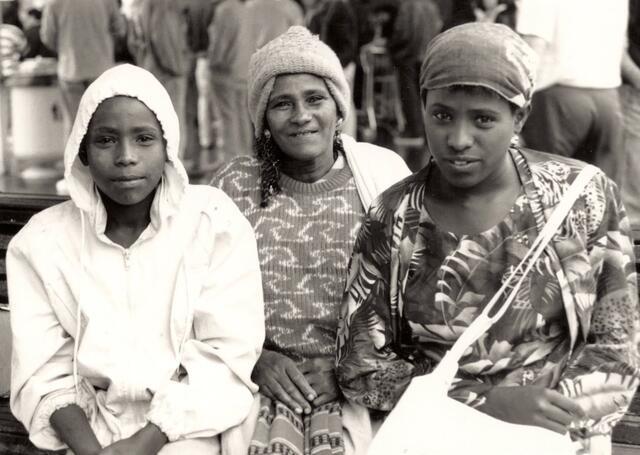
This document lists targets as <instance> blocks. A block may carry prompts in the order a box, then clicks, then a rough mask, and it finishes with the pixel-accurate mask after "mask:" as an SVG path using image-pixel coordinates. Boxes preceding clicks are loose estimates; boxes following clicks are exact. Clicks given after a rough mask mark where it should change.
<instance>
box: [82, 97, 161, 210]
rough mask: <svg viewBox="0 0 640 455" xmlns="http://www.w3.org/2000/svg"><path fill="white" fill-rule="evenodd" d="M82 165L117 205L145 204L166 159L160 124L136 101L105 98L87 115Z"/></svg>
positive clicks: (128, 98) (152, 192) (148, 110)
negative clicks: (87, 168)
mask: <svg viewBox="0 0 640 455" xmlns="http://www.w3.org/2000/svg"><path fill="white" fill-rule="evenodd" d="M84 144H85V152H86V154H85V155H84V157H83V156H82V155H81V159H82V162H83V164H85V165H87V166H89V171H90V172H91V176H92V177H93V180H94V182H95V184H96V186H97V187H98V189H99V190H100V192H101V193H102V195H103V197H107V198H109V199H110V200H112V201H113V202H116V203H117V204H120V205H126V206H133V205H137V204H145V203H149V199H152V198H153V195H154V190H155V188H156V187H157V186H158V184H159V182H160V179H161V178H162V173H163V171H164V164H165V161H166V160H167V155H166V151H165V141H164V138H163V134H162V128H161V127H160V123H159V122H158V119H157V118H156V116H155V114H154V113H153V112H152V111H151V110H150V109H149V108H148V107H147V106H146V105H145V104H144V103H142V102H141V101H139V100H137V99H135V98H130V97H127V96H116V97H114V98H109V99H107V100H105V101H103V102H102V103H100V105H99V106H98V109H96V111H95V112H94V114H93V117H91V122H90V123H89V128H88V129H87V134H86V136H85V140H84Z"/></svg>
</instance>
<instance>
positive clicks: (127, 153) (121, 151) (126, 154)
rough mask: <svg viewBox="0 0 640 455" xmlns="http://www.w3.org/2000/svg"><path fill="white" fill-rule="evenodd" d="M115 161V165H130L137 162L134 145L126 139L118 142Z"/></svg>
mask: <svg viewBox="0 0 640 455" xmlns="http://www.w3.org/2000/svg"><path fill="white" fill-rule="evenodd" d="M115 162H116V165H117V166H130V165H132V164H135V163H137V162H138V154H137V153H136V147H135V146H134V145H133V144H131V143H130V142H129V141H127V140H123V141H121V142H120V143H119V144H118V149H117V152H116V160H115Z"/></svg>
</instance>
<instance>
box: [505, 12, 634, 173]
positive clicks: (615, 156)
mask: <svg viewBox="0 0 640 455" xmlns="http://www.w3.org/2000/svg"><path fill="white" fill-rule="evenodd" d="M628 9H629V2H628V0H616V1H609V0H521V1H520V3H519V4H518V11H517V16H516V30H517V31H518V33H520V34H521V35H522V36H523V37H524V39H525V40H526V41H527V42H528V43H529V44H530V45H531V47H533V49H534V50H535V51H536V52H537V53H538V55H539V56H540V58H541V64H540V69H541V71H540V74H539V75H538V78H537V83H536V85H537V90H538V91H537V92H536V93H535V94H534V96H533V110H532V111H531V115H530V116H529V120H528V121H527V123H526V124H525V126H524V129H523V130H522V136H523V138H524V140H525V142H526V145H527V146H528V147H531V148H534V149H537V150H545V151H548V152H553V153H557V154H559V155H564V156H572V157H575V158H579V159H582V160H585V161H588V162H591V163H593V164H595V165H597V166H599V167H600V168H601V169H602V170H603V171H604V172H605V173H606V174H607V175H608V176H609V177H611V178H612V179H614V181H616V182H617V183H618V184H620V183H621V180H622V178H621V171H622V167H623V166H624V161H623V158H624V154H623V149H622V134H623V131H622V129H623V126H622V110H621V106H620V100H619V98H618V87H619V86H620V81H621V79H620V67H621V63H622V56H623V53H624V48H625V39H626V36H625V35H626V30H627V20H628V16H629V11H628Z"/></svg>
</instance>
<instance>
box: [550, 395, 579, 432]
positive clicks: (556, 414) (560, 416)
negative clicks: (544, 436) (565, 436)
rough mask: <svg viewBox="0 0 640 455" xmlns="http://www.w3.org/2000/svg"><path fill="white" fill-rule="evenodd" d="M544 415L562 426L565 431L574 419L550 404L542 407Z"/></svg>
mask: <svg viewBox="0 0 640 455" xmlns="http://www.w3.org/2000/svg"><path fill="white" fill-rule="evenodd" d="M542 413H543V414H544V416H545V417H546V418H547V419H548V420H550V421H553V422H555V423H557V424H558V425H561V426H562V427H563V428H565V430H566V428H567V427H568V426H569V425H570V424H571V422H572V421H573V419H574V416H573V415H572V414H570V413H568V412H567V411H565V410H564V409H562V408H560V407H558V406H556V405H555V404H553V403H550V402H546V403H545V404H544V405H543V406H542Z"/></svg>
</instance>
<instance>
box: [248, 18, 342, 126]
mask: <svg viewBox="0 0 640 455" xmlns="http://www.w3.org/2000/svg"><path fill="white" fill-rule="evenodd" d="M304 73H306V74H312V75H314V76H318V77H321V78H323V79H324V81H325V83H326V84H327V87H328V88H329V92H330V93H331V95H332V96H333V99H334V100H335V102H336V105H337V106H338V112H339V113H340V116H341V117H342V118H343V119H344V118H346V117H347V114H348V113H349V105H350V100H351V91H350V89H349V84H348V83H347V79H346V78H345V75H344V70H343V69H342V65H341V64H340V60H339V59H338V56H337V55H336V53H335V52H333V50H332V49H331V48H330V47H329V46H327V45H326V44H325V43H323V42H322V41H320V39H319V38H318V36H315V35H312V34H311V32H310V31H309V30H308V29H306V28H305V27H302V26H299V25H294V26H293V27H290V28H289V30H287V31H286V32H285V33H283V34H282V35H280V36H278V37H277V38H274V39H273V40H271V41H269V42H268V43H267V44H265V45H264V46H263V47H261V48H260V49H258V50H257V51H256V52H254V54H253V55H252V56H251V61H250V62H249V80H248V86H249V99H248V102H249V115H250V117H251V122H252V123H253V127H254V134H255V137H260V135H261V134H262V132H263V130H264V113H265V110H266V107H267V102H268V101H269V97H270V96H271V92H272V90H273V85H274V83H275V80H276V77H277V76H279V75H281V74H304Z"/></svg>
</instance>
